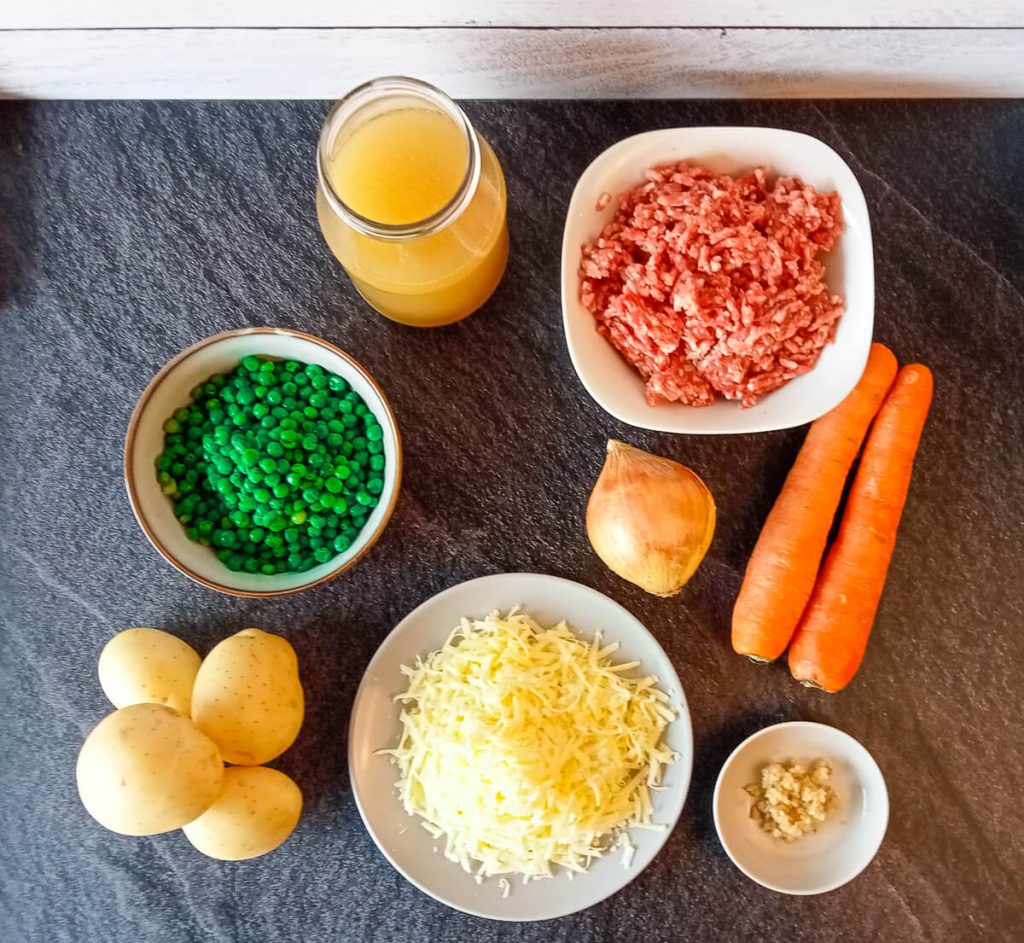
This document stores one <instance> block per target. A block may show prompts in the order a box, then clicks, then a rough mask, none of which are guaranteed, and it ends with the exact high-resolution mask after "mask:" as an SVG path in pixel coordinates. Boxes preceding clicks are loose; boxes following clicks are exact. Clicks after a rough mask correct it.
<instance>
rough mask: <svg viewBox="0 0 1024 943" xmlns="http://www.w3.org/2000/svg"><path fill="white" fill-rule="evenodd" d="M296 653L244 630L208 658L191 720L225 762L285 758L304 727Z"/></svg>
mask: <svg viewBox="0 0 1024 943" xmlns="http://www.w3.org/2000/svg"><path fill="white" fill-rule="evenodd" d="M302 714H303V700H302V684H301V683H300V681H299V663H298V659H297V658H296V657H295V650H294V649H293V648H292V647H291V645H289V644H288V642H286V641H285V640H284V639H283V638H280V637H278V636H276V635H270V634H269V633H267V632H261V631H260V630H259V629H244V630H243V631H241V632H239V633H238V634H237V635H232V636H231V637H230V638H226V639H224V641H223V642H221V643H220V644H219V645H217V646H216V647H215V648H214V649H213V651H211V652H210V654H209V655H207V656H206V658H205V659H203V663H202V665H200V666H199V674H198V675H196V683H195V686H194V687H193V689H192V720H193V721H194V722H195V725H196V726H197V727H198V728H199V729H200V730H202V731H203V733H205V734H206V735H207V736H208V737H209V738H210V739H211V740H213V742H214V743H216V744H217V746H218V747H219V748H220V752H221V754H222V755H223V757H224V759H225V760H227V762H229V763H237V764H238V765H240V766H260V765H261V764H263V763H267V762H269V761H270V760H272V759H274V757H276V756H280V755H281V754H282V753H284V751H285V750H287V749H288V747H290V746H291V745H292V743H293V741H294V740H295V738H296V737H297V736H298V734H299V728H300V727H301V726H302Z"/></svg>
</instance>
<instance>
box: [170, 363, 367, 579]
mask: <svg viewBox="0 0 1024 943" xmlns="http://www.w3.org/2000/svg"><path fill="white" fill-rule="evenodd" d="M164 433H165V436H164V451H163V453H162V454H161V455H160V457H159V458H158V459H157V461H156V468H157V477H158V480H159V482H160V485H161V487H162V489H163V492H164V494H166V495H168V496H169V497H170V499H171V500H172V501H173V502H174V513H175V516H176V517H177V518H178V520H179V521H181V523H182V526H183V527H184V528H185V533H186V534H187V536H188V537H189V539H190V540H194V541H196V542H198V543H201V544H204V545H206V546H209V547H211V548H212V549H213V550H214V552H215V553H216V554H217V557H218V559H219V560H220V561H221V562H222V563H223V564H224V565H225V566H226V567H228V569H230V570H243V571H245V572H247V573H253V574H260V573H262V574H264V575H266V576H272V575H274V574H277V573H301V572H304V571H306V570H309V569H311V568H312V567H314V566H317V565H318V564H321V563H328V562H330V561H331V560H332V559H333V558H334V557H335V556H336V555H337V554H340V553H344V552H345V551H346V550H348V548H349V547H350V546H351V545H352V543H353V542H354V541H355V540H356V537H357V536H358V534H359V532H360V530H362V528H363V527H364V526H365V525H366V521H367V518H368V517H369V515H370V512H371V511H372V509H373V508H374V507H375V506H376V505H377V503H378V501H379V500H380V494H381V492H382V491H383V490H384V466H385V457H384V444H383V438H384V432H383V429H382V428H381V425H380V422H379V421H378V419H377V417H376V416H374V414H373V413H372V412H371V411H370V409H369V407H368V406H367V405H366V403H365V402H364V401H363V399H362V397H361V396H360V395H359V394H358V393H356V392H355V390H353V389H351V387H350V386H349V384H348V382H347V381H346V380H345V379H344V378H343V377H340V376H337V375H336V374H333V373H328V372H327V371H326V370H324V369H323V368H322V367H320V366H318V365H317V364H305V363H301V362H299V361H297V360H284V361H275V360H267V359H263V358H261V357H256V356H252V355H250V356H248V357H244V358H243V359H242V361H241V362H240V363H239V365H238V366H237V367H236V368H235V369H234V370H232V371H230V372H229V373H224V374H215V375H214V376H211V377H210V378H209V379H208V380H207V381H206V383H203V384H201V385H199V386H197V387H196V388H195V389H193V390H192V401H191V403H190V404H189V405H188V406H185V407H182V408H181V409H178V410H176V411H175V413H174V415H173V416H171V417H170V418H169V419H167V421H166V422H165V423H164Z"/></svg>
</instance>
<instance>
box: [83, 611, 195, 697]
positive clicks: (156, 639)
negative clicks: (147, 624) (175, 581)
mask: <svg viewBox="0 0 1024 943" xmlns="http://www.w3.org/2000/svg"><path fill="white" fill-rule="evenodd" d="M199 662H200V658H199V653H198V652H197V651H196V650H195V649H194V648H192V646H191V645H188V644H186V643H185V642H183V641H182V640H181V639H180V638H177V637H176V636H174V635H170V634H169V633H167V632H161V631H160V629H125V630H124V631H123V632H120V633H118V634H117V635H115V636H114V637H113V638H112V639H111V640H110V641H109V642H107V644H106V647H104V649H103V651H102V652H101V653H100V666H99V672H100V686H101V687H102V688H103V693H104V694H106V696H107V698H108V699H109V701H110V703H111V704H113V705H114V707H129V706H131V705H132V704H166V705H167V706H168V707H173V708H174V709H175V710H176V711H177V712H178V713H179V714H183V715H184V716H185V717H188V716H189V712H190V711H191V705H192V684H193V682H194V681H195V679H196V672H197V671H198V670H199Z"/></svg>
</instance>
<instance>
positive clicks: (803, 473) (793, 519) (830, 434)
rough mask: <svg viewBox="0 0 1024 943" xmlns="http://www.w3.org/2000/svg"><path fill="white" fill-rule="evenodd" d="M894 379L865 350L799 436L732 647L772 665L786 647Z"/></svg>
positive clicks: (876, 347)
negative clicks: (847, 386) (859, 372)
mask: <svg viewBox="0 0 1024 943" xmlns="http://www.w3.org/2000/svg"><path fill="white" fill-rule="evenodd" d="M895 376H896V358H895V357H894V356H893V355H892V351H890V350H889V349H888V348H887V347H883V346H882V345H881V344H872V345H871V354H870V356H869V357H868V362H867V366H866V367H865V368H864V374H863V376H861V378H860V381H859V382H858V383H857V385H856V387H854V389H853V391H852V392H851V393H850V394H849V395H848V396H847V397H846V399H844V400H843V401H842V402H841V403H840V404H839V405H838V406H836V408H835V409H833V410H832V411H831V412H828V413H826V414H825V415H824V416H822V417H821V418H820V419H818V420H816V421H815V422H814V423H813V425H812V426H811V428H810V431H809V432H808V433H807V438H806V439H805V440H804V444H803V447H802V448H801V449H800V454H799V455H797V457H796V462H794V464H793V467H792V469H791V470H790V472H789V476H788V477H787V478H786V483H785V484H784V485H783V486H782V492H781V493H780V494H779V497H778V499H777V500H776V502H775V506H774V507H773V508H772V510H771V513H770V514H769V515H768V520H767V521H765V524H764V528H763V529H762V530H761V536H760V537H758V540H757V545H756V546H755V547H754V552H753V554H751V557H750V562H749V563H748V564H747V572H746V575H745V576H744V578H743V585H742V586H741V587H740V594H739V597H738V598H737V599H736V606H735V608H734V609H733V613H732V647H733V648H734V649H735V650H736V651H737V652H739V653H740V654H741V655H747V656H748V657H750V658H751V659H753V660H755V661H774V660H775V659H776V658H778V657H779V655H781V654H782V653H783V652H784V651H785V650H786V646H787V645H788V644H789V640H790V638H792V636H793V632H794V631H795V630H796V626H797V623H798V622H799V621H800V616H801V614H802V613H803V611H804V607H805V606H806V605H807V600H808V599H809V598H810V595H811V590H812V589H813V588H814V580H815V577H817V575H818V567H819V565H820V564H821V557H822V554H823V553H824V552H825V542H826V541H827V540H828V532H829V530H830V529H831V527H832V520H833V518H834V517H835V513H836V508H837V507H838V506H839V500H840V498H841V497H842V495H843V487H844V486H845V484H846V476H847V474H848V473H849V471H850V466H851V465H852V464H853V460H854V458H856V456H857V452H858V451H859V450H860V446H861V443H862V442H863V441H864V436H865V434H866V433H867V431H868V426H870V425H871V420H872V419H874V417H875V413H876V412H878V407H879V406H881V404H882V400H883V399H885V394H886V393H887V392H888V391H889V387H890V386H891V385H892V381H893V377H895Z"/></svg>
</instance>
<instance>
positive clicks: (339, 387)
mask: <svg viewBox="0 0 1024 943" xmlns="http://www.w3.org/2000/svg"><path fill="white" fill-rule="evenodd" d="M327 385H328V386H329V387H330V388H331V389H332V390H334V392H335V393H344V392H345V391H346V390H347V389H348V383H347V382H346V380H345V379H344V378H343V377H339V376H338V375H337V374H336V373H332V374H331V375H330V376H329V377H328V378H327Z"/></svg>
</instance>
